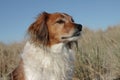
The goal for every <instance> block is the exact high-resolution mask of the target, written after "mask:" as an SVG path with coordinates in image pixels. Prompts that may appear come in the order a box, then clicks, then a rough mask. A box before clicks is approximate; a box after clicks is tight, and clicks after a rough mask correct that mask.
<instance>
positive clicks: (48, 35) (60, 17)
mask: <svg viewBox="0 0 120 80" xmlns="http://www.w3.org/2000/svg"><path fill="white" fill-rule="evenodd" d="M81 31H82V25H81V24H77V23H75V22H74V20H73V18H72V17H71V16H70V15H68V14H66V13H59V12H56V13H47V12H43V13H41V14H40V15H39V16H38V17H37V19H36V21H35V22H33V23H32V24H31V25H30V27H29V28H28V31H27V34H28V41H27V42H26V44H25V47H24V49H23V53H22V54H21V61H20V64H19V66H18V67H17V68H16V69H15V70H14V71H13V73H12V77H11V79H12V80H72V77H73V73H74V72H73V71H74V62H75V53H74V50H73V49H72V45H73V43H74V42H77V40H78V39H79V37H80V34H81Z"/></svg>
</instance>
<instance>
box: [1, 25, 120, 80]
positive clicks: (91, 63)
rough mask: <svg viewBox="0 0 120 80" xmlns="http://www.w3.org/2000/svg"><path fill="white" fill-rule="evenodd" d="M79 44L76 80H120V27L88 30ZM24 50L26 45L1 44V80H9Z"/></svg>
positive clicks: (84, 32) (85, 30) (86, 29)
mask: <svg viewBox="0 0 120 80" xmlns="http://www.w3.org/2000/svg"><path fill="white" fill-rule="evenodd" d="M79 43H80V44H79V50H78V52H77V54H76V57H77V60H76V70H75V76H74V80H115V79H116V78H118V77H119V78H120V25H117V26H114V27H109V28H108V29H107V30H106V31H102V30H98V31H92V30H90V29H88V28H85V29H84V30H83V34H82V37H81V39H80V41H79ZM22 48H23V43H13V44H9V45H6V44H3V43H0V77H1V78H0V80H1V79H3V80H8V79H7V76H8V74H9V73H10V72H11V71H12V70H13V69H14V68H15V67H16V66H17V63H18V61H19V56H18V54H19V53H21V52H22ZM116 80H120V79H116Z"/></svg>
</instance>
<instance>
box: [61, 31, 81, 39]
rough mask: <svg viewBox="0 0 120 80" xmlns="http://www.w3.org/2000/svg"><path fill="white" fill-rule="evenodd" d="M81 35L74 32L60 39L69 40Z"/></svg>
mask: <svg viewBox="0 0 120 80" xmlns="http://www.w3.org/2000/svg"><path fill="white" fill-rule="evenodd" d="M80 35H81V31H79V32H75V33H74V34H73V35H72V36H63V37H62V39H69V38H74V37H79V36H80Z"/></svg>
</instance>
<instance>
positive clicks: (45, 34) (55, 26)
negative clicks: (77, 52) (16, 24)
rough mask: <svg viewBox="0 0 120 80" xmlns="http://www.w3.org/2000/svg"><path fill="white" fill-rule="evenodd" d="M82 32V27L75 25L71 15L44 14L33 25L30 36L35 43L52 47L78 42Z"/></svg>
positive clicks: (29, 32)
mask: <svg viewBox="0 0 120 80" xmlns="http://www.w3.org/2000/svg"><path fill="white" fill-rule="evenodd" d="M81 31H82V25H81V24H77V23H75V22H74V20H73V18H72V17H71V16H70V15H68V14H66V13H53V14H50V13H47V12H43V13H42V14H40V15H39V16H38V17H37V19H36V21H35V22H34V23H33V24H31V26H30V27H29V29H28V34H29V35H30V38H31V40H32V41H33V42H38V43H40V44H43V45H49V46H50V45H53V44H57V43H61V42H63V43H68V42H72V41H76V40H77V39H78V38H79V36H80V33H81ZM38 43H37V44H38Z"/></svg>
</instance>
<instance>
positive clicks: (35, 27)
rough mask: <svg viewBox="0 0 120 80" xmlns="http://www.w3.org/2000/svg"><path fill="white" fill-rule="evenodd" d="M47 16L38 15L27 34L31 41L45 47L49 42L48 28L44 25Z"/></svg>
mask: <svg viewBox="0 0 120 80" xmlns="http://www.w3.org/2000/svg"><path fill="white" fill-rule="evenodd" d="M48 16H49V14H48V13H47V12H43V13H42V14H40V15H39V16H38V17H37V19H36V21H35V22H34V23H33V24H31V25H30V27H29V28H28V34H29V36H30V38H31V39H32V41H35V42H40V43H42V44H43V45H47V44H48V42H49V32H48V26H47V24H46V22H47V20H48Z"/></svg>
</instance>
